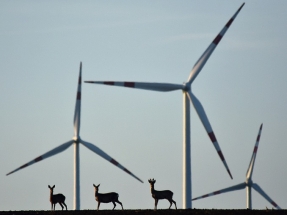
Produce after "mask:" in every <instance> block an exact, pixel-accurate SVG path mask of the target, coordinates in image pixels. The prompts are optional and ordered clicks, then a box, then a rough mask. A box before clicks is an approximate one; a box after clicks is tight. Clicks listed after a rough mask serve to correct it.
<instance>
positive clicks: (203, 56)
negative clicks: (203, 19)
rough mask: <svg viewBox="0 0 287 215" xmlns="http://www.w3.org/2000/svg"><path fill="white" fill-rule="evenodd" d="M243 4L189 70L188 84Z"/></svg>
mask: <svg viewBox="0 0 287 215" xmlns="http://www.w3.org/2000/svg"><path fill="white" fill-rule="evenodd" d="M244 4H245V3H243V4H242V5H241V6H240V8H239V9H238V10H237V11H236V13H235V14H234V15H233V16H232V17H231V19H230V20H229V21H228V22H227V23H226V25H225V26H224V27H223V29H222V30H221V31H220V33H219V34H218V35H217V36H216V37H215V39H214V40H213V41H212V43H211V44H210V45H209V46H208V48H207V49H206V50H205V52H204V53H203V54H202V56H201V57H200V58H199V59H198V61H197V62H196V63H195V65H194V67H193V69H192V70H191V73H190V75H189V77H188V83H192V82H193V81H194V79H195V78H196V76H197V75H198V74H199V72H200V71H201V69H202V68H203V66H204V65H205V63H206V62H207V60H208V58H209V57H210V55H211V54H212V52H213V51H214V49H215V48H216V46H217V45H218V43H219V42H220V40H221V39H222V37H223V36H224V34H225V33H226V31H227V30H228V28H229V27H230V25H231V24H232V22H233V20H234V19H235V18H236V16H237V14H238V13H239V12H240V10H241V8H242V7H243V6H244Z"/></svg>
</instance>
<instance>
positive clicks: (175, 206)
mask: <svg viewBox="0 0 287 215" xmlns="http://www.w3.org/2000/svg"><path fill="white" fill-rule="evenodd" d="M171 201H172V202H173V204H174V205H175V209H176V210H177V207H176V202H175V201H174V200H171Z"/></svg>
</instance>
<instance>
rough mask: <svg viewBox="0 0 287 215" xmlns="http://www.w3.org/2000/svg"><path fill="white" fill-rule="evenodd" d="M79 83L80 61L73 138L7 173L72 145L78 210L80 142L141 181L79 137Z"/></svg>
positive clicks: (75, 198)
mask: <svg viewBox="0 0 287 215" xmlns="http://www.w3.org/2000/svg"><path fill="white" fill-rule="evenodd" d="M81 85H82V62H81V63H80V72H79V81H78V90H77V97H76V106H75V115H74V134H75V136H74V138H73V139H72V140H70V141H68V142H66V143H64V144H62V145H60V146H58V147H56V148H54V149H52V150H50V151H48V152H46V153H45V154H43V155H41V156H39V157H37V158H35V159H33V160H31V161H30V162H28V163H26V164H24V165H22V166H20V167H19V168H17V169H15V170H13V171H12V172H9V173H8V174H7V175H10V174H12V173H14V172H16V171H18V170H20V169H23V168H25V167H27V166H30V165H32V164H34V163H37V162H39V161H42V160H44V159H46V158H48V157H51V156H53V155H56V154H58V153H60V152H62V151H64V150H66V149H67V148H69V147H70V146H71V145H74V210H80V165H79V164H80V154H79V145H80V143H81V144H83V145H84V146H86V147H87V148H88V149H90V150H91V151H93V152H95V153H96V154H98V155H99V156H101V157H102V158H104V159H106V160H107V161H109V162H111V163H112V164H114V165H115V166H117V167H119V168H120V169H122V170H124V171H125V172H126V173H128V174H130V175H131V176H133V177H134V178H136V179H137V180H139V181H140V182H142V183H143V181H142V180H141V179H139V178H138V177H137V176H135V175H134V174H133V173H131V172H130V171H129V170H128V169H126V168H125V167H124V166H122V165H121V164H120V163H118V162H117V161H116V160H115V159H113V158H112V157H110V156H109V155H108V154H106V153H105V152H104V151H102V150H101V149H100V148H98V147H97V146H95V145H93V144H91V143H89V142H86V141H84V140H82V139H81V138H80V119H81V88H82V87H81Z"/></svg>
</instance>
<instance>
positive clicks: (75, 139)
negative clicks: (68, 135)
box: [73, 137, 81, 144]
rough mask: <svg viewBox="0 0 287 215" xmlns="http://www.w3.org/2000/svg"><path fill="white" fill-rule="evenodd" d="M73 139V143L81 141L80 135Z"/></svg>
mask: <svg viewBox="0 0 287 215" xmlns="http://www.w3.org/2000/svg"><path fill="white" fill-rule="evenodd" d="M73 141H74V143H77V144H79V143H80V141H81V138H80V137H73Z"/></svg>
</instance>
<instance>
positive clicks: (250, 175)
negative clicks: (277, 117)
mask: <svg viewBox="0 0 287 215" xmlns="http://www.w3.org/2000/svg"><path fill="white" fill-rule="evenodd" d="M262 127H263V124H261V126H260V128H259V132H258V135H257V138H256V142H255V146H254V150H253V154H252V156H251V160H250V163H249V167H248V169H247V173H246V177H247V178H251V177H252V173H253V168H254V164H255V158H256V154H257V150H258V145H259V141H260V136H261V131H262Z"/></svg>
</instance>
